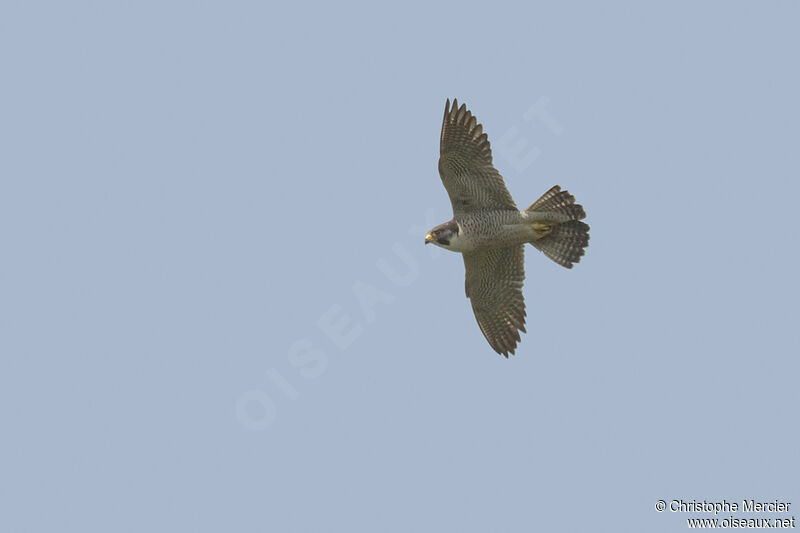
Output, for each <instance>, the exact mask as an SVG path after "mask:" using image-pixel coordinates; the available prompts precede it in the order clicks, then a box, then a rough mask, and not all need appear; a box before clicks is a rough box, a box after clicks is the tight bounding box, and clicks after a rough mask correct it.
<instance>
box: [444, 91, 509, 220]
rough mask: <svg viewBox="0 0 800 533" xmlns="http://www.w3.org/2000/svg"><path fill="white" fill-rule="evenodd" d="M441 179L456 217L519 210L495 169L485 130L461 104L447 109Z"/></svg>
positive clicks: (456, 103)
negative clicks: (501, 210)
mask: <svg viewBox="0 0 800 533" xmlns="http://www.w3.org/2000/svg"><path fill="white" fill-rule="evenodd" d="M439 175H440V176H441V178H442V183H444V188H445V189H447V194H448V195H449V196H450V203H451V204H453V213H454V214H455V215H459V214H464V213H473V212H476V211H486V210H497V209H512V210H516V209H517V206H516V205H515V204H514V200H513V199H512V198H511V195H510V194H509V192H508V189H506V184H505V183H504V182H503V177H502V176H501V175H500V173H499V172H497V170H495V168H494V166H493V165H492V149H491V147H490V146H489V139H488V137H487V136H486V134H485V133H483V126H481V125H480V124H478V121H477V120H476V118H475V117H474V116H473V115H472V113H471V112H470V111H469V110H467V106H466V105H464V104H461V107H458V100H453V107H452V108H450V99H448V100H447V103H446V104H445V106H444V119H443V120H442V136H441V140H440V145H439Z"/></svg>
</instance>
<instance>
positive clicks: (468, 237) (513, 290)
mask: <svg viewBox="0 0 800 533" xmlns="http://www.w3.org/2000/svg"><path fill="white" fill-rule="evenodd" d="M439 175H440V176H441V178H442V183H443V184H444V188H445V189H446V190H447V194H448V195H449V196H450V203H451V204H452V205H453V218H452V219H451V220H450V221H449V222H445V223H444V224H440V225H438V226H436V227H435V228H433V229H432V230H430V231H429V232H428V234H427V235H425V244H428V243H432V244H435V245H437V246H440V247H442V248H445V249H447V250H451V251H453V252H460V253H461V255H462V256H463V258H464V268H465V270H466V283H465V287H466V291H467V298H469V299H470V301H471V303H472V310H473V312H474V313H475V318H476V319H477V321H478V326H480V328H481V331H482V332H483V335H484V336H485V337H486V340H487V341H489V344H490V345H491V347H492V348H493V349H494V350H495V351H496V352H497V353H499V354H502V355H504V356H505V357H506V358H507V357H508V354H509V353H510V354H513V353H514V350H515V349H516V347H517V343H518V342H519V340H520V337H519V332H520V331H522V332H523V333H524V332H525V299H524V298H523V296H522V285H523V283H524V281H525V243H531V244H532V245H533V246H534V247H536V248H537V249H538V250H539V251H541V252H543V253H544V254H545V255H546V256H547V257H549V258H550V259H552V260H553V261H555V262H556V263H558V264H559V265H561V266H563V267H566V268H572V265H573V263H577V262H579V261H580V259H581V256H582V255H583V254H584V248H586V246H588V245H589V226H588V225H587V224H585V223H584V222H581V220H582V219H583V218H585V217H586V213H585V212H584V210H583V207H582V206H580V205H579V204H576V203H575V197H574V196H572V195H571V194H570V193H569V192H567V191H562V190H561V187H559V186H558V185H555V186H554V187H552V188H551V189H550V190H549V191H547V192H546V193H544V194H543V195H542V197H541V198H539V199H538V200H536V201H535V202H533V204H531V205H530V207H528V208H527V209H525V210H523V211H520V210H519V209H517V206H516V204H514V200H513V199H512V198H511V194H509V192H508V189H506V186H505V183H504V182H503V177H502V176H501V175H500V173H499V172H497V170H496V169H495V168H494V166H493V165H492V150H491V148H490V146H489V140H488V137H487V135H486V134H485V133H483V126H481V125H480V124H478V121H477V119H476V118H475V116H474V115H473V114H472V113H471V112H470V111H469V110H468V109H467V106H466V105H464V104H461V107H459V106H458V100H453V106H452V107H450V100H449V99H448V100H447V103H446V104H445V106H444V119H443V120H442V134H441V138H440V145H439Z"/></svg>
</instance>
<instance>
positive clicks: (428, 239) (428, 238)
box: [425, 233, 433, 244]
mask: <svg viewBox="0 0 800 533" xmlns="http://www.w3.org/2000/svg"><path fill="white" fill-rule="evenodd" d="M432 240H433V235H431V234H430V233H428V234H427V235H425V244H428V243H429V242H431V241H432Z"/></svg>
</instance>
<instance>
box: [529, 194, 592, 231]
mask: <svg viewBox="0 0 800 533" xmlns="http://www.w3.org/2000/svg"><path fill="white" fill-rule="evenodd" d="M525 212H526V213H535V214H536V215H539V216H538V217H537V218H539V219H544V220H547V219H548V215H549V216H550V217H549V218H550V220H549V221H551V222H566V221H568V220H582V219H583V218H585V217H586V212H585V211H584V210H583V206H581V205H580V204H576V203H575V197H574V196H572V195H571V194H570V193H569V191H562V190H561V187H559V186H558V185H554V186H553V187H552V188H551V189H550V190H549V191H547V192H546V193H544V194H543V195H542V197H541V198H539V199H538V200H536V201H535V202H533V203H532V204H531V205H530V207H528V209H526V210H525Z"/></svg>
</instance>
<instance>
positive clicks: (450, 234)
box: [425, 220, 458, 248]
mask: <svg viewBox="0 0 800 533" xmlns="http://www.w3.org/2000/svg"><path fill="white" fill-rule="evenodd" d="M457 237H458V224H456V221H455V220H451V221H450V222H445V223H444V224H439V225H438V226H436V227H435V228H433V229H432V230H430V231H429V232H428V234H427V235H425V244H428V243H429V242H432V243H433V244H435V245H436V246H441V247H442V248H449V247H450V246H452V244H453V240H454V239H455V238H457Z"/></svg>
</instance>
